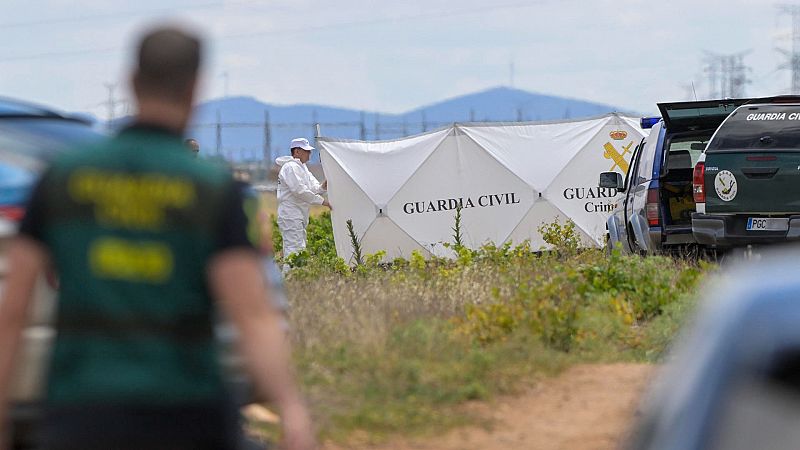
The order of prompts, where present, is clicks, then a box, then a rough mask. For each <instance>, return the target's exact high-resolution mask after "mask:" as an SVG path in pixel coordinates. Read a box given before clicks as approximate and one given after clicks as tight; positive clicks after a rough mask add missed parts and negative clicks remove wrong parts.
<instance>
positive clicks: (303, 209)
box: [275, 138, 331, 270]
mask: <svg viewBox="0 0 800 450" xmlns="http://www.w3.org/2000/svg"><path fill="white" fill-rule="evenodd" d="M312 150H314V147H312V146H311V144H309V143H308V139H305V138H297V139H293V140H292V144H291V152H292V154H291V156H281V157H279V158H277V159H276V160H275V162H276V163H277V164H278V165H279V166H281V170H280V173H279V174H278V228H279V229H280V231H281V236H282V237H283V256H284V258H286V257H288V256H289V255H291V254H292V253H297V252H300V251H302V250H304V249H305V248H306V226H308V210H309V208H310V207H311V205H323V206H327V207H329V208H330V206H331V205H330V204H329V203H328V201H327V200H325V199H324V198H323V197H322V195H320V194H322V193H323V192H325V191H326V190H327V188H328V182H327V181H325V182H323V183H322V184H320V182H319V181H318V180H317V179H316V178H315V177H314V175H313V174H312V173H311V171H310V170H308V167H307V166H306V162H308V160H309V158H311V151H312ZM286 268H287V266H284V270H285V269H286Z"/></svg>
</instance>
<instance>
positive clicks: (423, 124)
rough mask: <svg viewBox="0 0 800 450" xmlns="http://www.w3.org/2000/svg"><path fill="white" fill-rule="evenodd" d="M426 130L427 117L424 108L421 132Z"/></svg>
mask: <svg viewBox="0 0 800 450" xmlns="http://www.w3.org/2000/svg"><path fill="white" fill-rule="evenodd" d="M426 131H428V119H427V117H426V116H425V110H423V111H422V132H423V133H424V132H426Z"/></svg>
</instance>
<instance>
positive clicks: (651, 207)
mask: <svg viewBox="0 0 800 450" xmlns="http://www.w3.org/2000/svg"><path fill="white" fill-rule="evenodd" d="M660 209H661V208H660V207H659V200H658V189H655V188H654V189H648V190H647V203H646V204H645V206H644V210H645V213H646V214H647V223H648V224H649V225H650V226H658V224H660V223H661V211H660Z"/></svg>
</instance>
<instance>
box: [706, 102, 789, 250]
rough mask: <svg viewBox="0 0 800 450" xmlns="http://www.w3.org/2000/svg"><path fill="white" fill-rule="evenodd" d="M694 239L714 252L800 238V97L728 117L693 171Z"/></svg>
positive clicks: (751, 106)
mask: <svg viewBox="0 0 800 450" xmlns="http://www.w3.org/2000/svg"><path fill="white" fill-rule="evenodd" d="M693 193H694V200H695V203H696V208H697V212H695V213H694V214H692V234H693V235H694V237H695V239H696V240H697V242H698V243H700V244H704V245H707V246H709V247H712V248H716V249H721V250H724V249H727V248H732V247H739V246H747V245H756V244H772V243H781V242H786V241H790V240H797V239H800V97H776V98H770V99H759V100H754V101H752V102H750V103H748V104H745V105H742V106H740V107H739V108H737V109H736V110H735V111H734V112H732V113H731V114H730V116H728V118H727V119H726V120H725V121H724V122H723V123H722V124H721V125H720V127H719V128H718V129H717V131H716V132H715V133H714V135H713V136H712V137H711V140H709V142H708V145H707V146H706V150H705V152H703V154H702V155H701V156H700V159H699V161H698V162H697V165H696V166H695V168H694V176H693Z"/></svg>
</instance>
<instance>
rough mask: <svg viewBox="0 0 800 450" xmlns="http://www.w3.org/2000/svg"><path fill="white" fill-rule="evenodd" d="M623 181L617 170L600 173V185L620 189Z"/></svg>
mask: <svg viewBox="0 0 800 450" xmlns="http://www.w3.org/2000/svg"><path fill="white" fill-rule="evenodd" d="M622 183H624V181H623V179H622V175H620V173H619V172H603V173H601V174H600V187H601V188H611V189H616V190H618V191H621V190H622V188H623V186H622Z"/></svg>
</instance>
